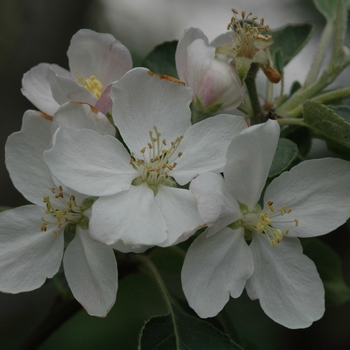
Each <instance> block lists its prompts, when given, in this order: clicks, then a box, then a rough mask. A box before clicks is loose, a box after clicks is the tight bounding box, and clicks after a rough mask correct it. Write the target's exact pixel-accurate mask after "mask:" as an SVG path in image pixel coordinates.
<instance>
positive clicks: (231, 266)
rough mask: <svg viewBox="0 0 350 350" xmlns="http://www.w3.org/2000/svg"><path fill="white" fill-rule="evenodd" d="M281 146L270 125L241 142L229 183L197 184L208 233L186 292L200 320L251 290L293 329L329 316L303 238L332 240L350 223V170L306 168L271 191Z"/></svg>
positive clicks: (346, 166)
mask: <svg viewBox="0 0 350 350" xmlns="http://www.w3.org/2000/svg"><path fill="white" fill-rule="evenodd" d="M278 138H279V126H278V123H277V122H276V121H272V120H269V121H267V122H266V123H265V124H259V125H255V126H252V127H250V128H248V129H246V130H243V131H242V132H241V133H240V134H239V135H237V136H235V138H234V139H233V140H232V142H231V144H230V145H229V147H228V150H227V163H226V165H225V169H224V178H223V177H222V176H220V175H218V174H214V173H207V174H202V175H200V176H198V177H197V178H196V179H194V180H193V181H192V183H191V186H190V190H191V191H192V192H193V193H195V195H196V197H197V199H198V208H199V213H200V215H201V216H202V218H203V219H205V221H206V224H207V226H208V228H207V230H206V231H205V232H204V233H203V234H202V235H200V236H199V237H198V238H197V239H196V240H195V241H194V242H193V243H192V245H191V246H190V248H189V250H188V252H187V255H186V258H185V262H184V266H183V270H182V284H183V289H184V292H185V295H186V297H187V299H188V301H189V304H190V306H191V307H192V308H193V309H194V310H195V311H196V312H197V313H198V315H199V316H200V317H212V316H215V315H216V314H217V313H218V312H219V311H220V310H221V309H222V308H223V307H224V306H225V304H226V303H227V301H228V300H229V297H230V295H231V296H232V297H233V298H237V297H239V296H240V295H241V293H242V291H243V289H244V287H245V288H246V290H247V293H248V295H249V296H250V298H251V299H259V301H260V305H261V307H262V308H263V310H264V312H265V313H266V314H267V315H268V316H269V317H271V318H272V319H273V320H274V321H276V322H278V323H280V324H282V325H284V326H286V327H288V328H304V327H308V326H310V325H311V323H312V322H314V321H316V320H318V319H319V318H321V317H322V315H323V313H324V287H323V284H322V281H321V279H320V277H319V275H318V272H317V270H316V267H315V264H314V263H313V262H312V261H311V260H310V259H309V258H308V257H306V256H305V255H303V252H302V247H301V244H300V242H299V240H298V238H297V237H314V236H318V235H323V234H326V233H328V232H330V231H332V230H334V229H336V228H337V227H338V226H340V225H341V224H343V223H344V222H345V221H346V220H347V219H348V218H349V216H350V202H349V195H350V163H349V162H346V161H344V160H340V159H331V158H325V159H317V160H308V161H304V162H302V163H300V164H298V165H297V166H295V167H294V168H292V169H291V170H290V171H288V172H285V173H283V174H281V175H280V176H279V177H278V178H276V179H274V180H273V181H272V182H271V183H270V184H269V185H268V187H267V188H266V191H265V194H264V195H263V198H262V202H261V203H263V204H262V206H260V204H258V203H259V198H260V196H261V193H262V190H263V188H264V185H265V182H266V179H267V176H268V172H269V168H270V165H271V163H272V160H273V157H274V153H275V150H276V147H277V142H278Z"/></svg>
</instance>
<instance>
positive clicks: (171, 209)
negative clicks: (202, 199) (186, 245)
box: [155, 185, 204, 247]
mask: <svg viewBox="0 0 350 350" xmlns="http://www.w3.org/2000/svg"><path fill="white" fill-rule="evenodd" d="M155 203H156V204H157V206H158V208H159V209H160V211H161V213H162V216H163V218H164V220H165V222H166V225H167V233H168V234H167V239H166V240H165V241H164V242H162V243H161V244H158V245H160V246H161V247H168V246H171V245H174V244H177V243H180V242H183V241H185V240H186V239H187V238H188V237H190V236H191V235H192V234H194V233H195V232H196V231H197V230H198V229H200V228H201V227H203V226H204V220H202V219H201V217H200V216H199V213H198V210H197V200H196V197H195V196H194V195H193V193H191V192H190V191H188V190H184V189H181V188H174V187H167V186H163V185H160V186H158V193H157V195H156V196H155Z"/></svg>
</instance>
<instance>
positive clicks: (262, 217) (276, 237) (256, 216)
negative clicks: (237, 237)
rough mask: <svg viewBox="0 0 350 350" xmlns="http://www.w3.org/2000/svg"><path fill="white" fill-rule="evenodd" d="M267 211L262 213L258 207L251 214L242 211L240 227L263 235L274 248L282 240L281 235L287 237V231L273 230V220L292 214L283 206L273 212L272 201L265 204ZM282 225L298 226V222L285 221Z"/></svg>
mask: <svg viewBox="0 0 350 350" xmlns="http://www.w3.org/2000/svg"><path fill="white" fill-rule="evenodd" d="M267 206H268V210H267V211H262V210H261V208H260V206H259V205H257V206H256V208H255V210H254V211H253V212H248V211H245V210H242V214H243V219H242V226H243V227H244V228H245V229H246V230H248V231H249V232H250V233H252V232H255V233H258V234H263V235H264V237H266V238H267V239H268V241H269V242H270V245H271V247H274V246H275V245H276V243H280V242H281V240H282V239H283V234H285V235H288V233H289V229H288V228H287V229H285V231H284V232H282V230H280V229H278V228H274V227H273V226H272V225H273V218H275V217H277V216H284V215H288V214H290V213H291V212H292V209H291V208H288V209H287V208H286V206H285V205H283V206H282V207H281V208H280V209H279V210H277V211H275V208H274V206H273V202H272V201H268V202H267ZM284 223H291V224H294V225H295V226H298V224H299V222H298V220H297V219H294V220H286V221H284Z"/></svg>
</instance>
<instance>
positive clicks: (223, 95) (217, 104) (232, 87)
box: [175, 28, 244, 113]
mask: <svg viewBox="0 0 350 350" xmlns="http://www.w3.org/2000/svg"><path fill="white" fill-rule="evenodd" d="M175 60H176V69H177V73H178V76H179V79H180V80H182V81H184V82H185V83H186V85H187V86H189V87H191V88H192V89H193V94H194V97H193V104H194V107H195V108H196V109H197V110H198V109H199V110H203V112H205V111H207V112H208V113H209V112H216V111H217V110H219V109H221V110H224V111H225V110H232V109H234V108H237V107H238V106H239V105H240V104H241V102H242V100H243V97H244V87H243V85H242V84H241V82H240V80H239V78H238V75H237V72H236V69H235V67H234V65H232V64H230V62H229V59H228V58H227V56H225V55H219V54H216V53H215V47H214V46H213V45H212V44H210V45H209V42H208V38H207V37H206V36H205V35H204V33H203V32H202V31H201V30H200V29H197V28H190V29H187V30H185V34H184V36H183V37H182V39H181V40H180V41H179V43H178V46H177V49H176V54H175Z"/></svg>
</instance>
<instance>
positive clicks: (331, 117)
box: [303, 100, 350, 148]
mask: <svg viewBox="0 0 350 350" xmlns="http://www.w3.org/2000/svg"><path fill="white" fill-rule="evenodd" d="M303 107H304V121H305V123H306V124H308V125H309V126H310V127H311V128H312V129H313V130H314V131H315V132H316V133H317V135H318V136H320V137H321V138H323V139H325V140H326V141H328V140H329V141H331V142H334V143H337V144H339V145H342V146H345V147H346V148H350V123H348V122H347V121H345V120H344V119H342V118H341V117H339V116H338V115H337V114H336V113H335V112H334V111H333V110H332V109H331V108H329V107H327V106H325V105H324V104H322V103H321V102H317V101H310V100H309V101H306V102H305V103H304V106H303Z"/></svg>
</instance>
